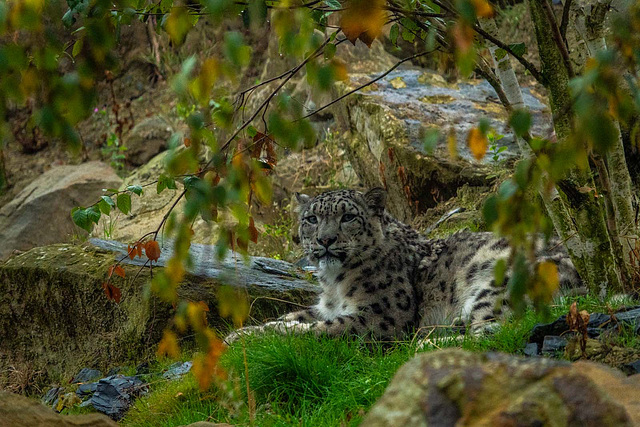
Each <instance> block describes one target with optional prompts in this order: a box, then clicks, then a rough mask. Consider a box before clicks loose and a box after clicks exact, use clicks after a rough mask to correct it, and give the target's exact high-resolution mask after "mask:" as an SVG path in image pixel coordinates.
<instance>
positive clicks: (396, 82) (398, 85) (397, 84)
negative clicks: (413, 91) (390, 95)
mask: <svg viewBox="0 0 640 427" xmlns="http://www.w3.org/2000/svg"><path fill="white" fill-rule="evenodd" d="M389 83H391V86H393V88H394V89H402V88H403V87H407V84H406V83H405V82H404V80H403V79H402V77H400V76H398V77H396V78H395V79H391V81H390V82H389Z"/></svg>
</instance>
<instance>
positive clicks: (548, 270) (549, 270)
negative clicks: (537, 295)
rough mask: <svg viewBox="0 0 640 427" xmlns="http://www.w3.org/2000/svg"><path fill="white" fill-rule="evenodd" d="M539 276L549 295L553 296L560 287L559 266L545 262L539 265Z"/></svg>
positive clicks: (551, 262)
mask: <svg viewBox="0 0 640 427" xmlns="http://www.w3.org/2000/svg"><path fill="white" fill-rule="evenodd" d="M538 276H540V279H541V283H542V284H543V285H544V290H545V291H546V293H547V294H548V295H553V294H554V293H555V291H556V290H557V289H558V286H559V285H560V281H559V279H558V266H557V265H556V263H555V262H553V261H544V262H541V263H540V264H538Z"/></svg>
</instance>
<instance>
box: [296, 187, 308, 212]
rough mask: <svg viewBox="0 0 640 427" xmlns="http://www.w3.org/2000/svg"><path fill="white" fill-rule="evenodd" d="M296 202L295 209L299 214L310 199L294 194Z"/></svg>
mask: <svg viewBox="0 0 640 427" xmlns="http://www.w3.org/2000/svg"><path fill="white" fill-rule="evenodd" d="M295 196H296V201H297V202H298V206H297V207H296V211H297V212H301V211H302V210H303V209H304V207H305V206H306V205H307V204H308V203H309V202H310V201H311V197H310V196H307V195H306V194H303V193H298V192H296V193H295Z"/></svg>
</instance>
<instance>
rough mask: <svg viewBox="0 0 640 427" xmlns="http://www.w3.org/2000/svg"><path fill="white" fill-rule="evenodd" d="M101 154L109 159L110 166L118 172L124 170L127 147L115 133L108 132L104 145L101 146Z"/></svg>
mask: <svg viewBox="0 0 640 427" xmlns="http://www.w3.org/2000/svg"><path fill="white" fill-rule="evenodd" d="M101 151H102V155H103V156H104V157H105V158H108V159H109V162H110V164H111V167H112V168H114V169H115V170H116V171H118V172H123V171H124V159H125V158H126V157H125V154H124V153H125V151H127V147H126V146H125V145H124V144H123V143H122V142H121V141H120V139H119V138H118V136H117V135H116V134H115V133H113V132H112V133H110V134H109V136H108V137H107V140H106V143H105V145H104V146H103V147H102V150H101Z"/></svg>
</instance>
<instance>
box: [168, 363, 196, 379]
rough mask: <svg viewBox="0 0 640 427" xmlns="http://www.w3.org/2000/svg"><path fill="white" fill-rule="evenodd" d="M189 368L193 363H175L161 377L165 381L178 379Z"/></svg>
mask: <svg viewBox="0 0 640 427" xmlns="http://www.w3.org/2000/svg"><path fill="white" fill-rule="evenodd" d="M191 366H193V362H184V363H181V362H176V363H174V364H173V365H171V366H170V367H169V370H167V372H165V373H164V374H162V377H163V378H164V379H167V380H177V379H180V378H181V377H182V376H184V375H185V374H186V373H187V372H189V371H190V370H191Z"/></svg>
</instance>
